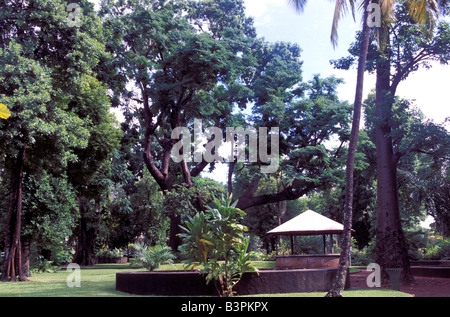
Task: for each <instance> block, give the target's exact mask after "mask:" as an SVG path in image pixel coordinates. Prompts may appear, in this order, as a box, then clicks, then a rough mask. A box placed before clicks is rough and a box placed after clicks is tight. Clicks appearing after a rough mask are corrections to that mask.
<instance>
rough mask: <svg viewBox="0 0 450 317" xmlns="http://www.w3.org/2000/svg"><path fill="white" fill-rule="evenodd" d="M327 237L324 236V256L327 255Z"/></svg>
mask: <svg viewBox="0 0 450 317" xmlns="http://www.w3.org/2000/svg"><path fill="white" fill-rule="evenodd" d="M325 236H326V235H325V234H324V235H322V237H323V254H327V239H326V237H325Z"/></svg>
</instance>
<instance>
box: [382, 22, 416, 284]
mask: <svg viewBox="0 0 450 317" xmlns="http://www.w3.org/2000/svg"><path fill="white" fill-rule="evenodd" d="M380 38H381V41H382V43H386V48H385V49H389V31H388V29H385V28H382V29H381V31H380ZM388 54H389V52H387V51H386V52H384V55H385V56H381V57H380V58H379V59H378V61H377V83H376V99H375V107H376V131H375V134H376V152H377V230H376V263H377V264H379V265H380V266H381V268H382V282H383V283H387V282H388V280H389V277H388V274H387V273H386V271H385V269H386V268H403V272H402V281H403V282H411V281H414V278H413V277H412V275H411V272H410V265H409V259H408V251H407V247H406V241H405V237H404V234H403V230H402V226H401V219H400V209H399V203H398V189H397V166H396V162H395V160H394V153H393V145H392V138H391V137H390V132H391V128H390V126H389V124H388V119H389V118H390V116H391V111H392V104H393V100H394V99H393V96H392V94H391V93H390V66H391V65H390V58H389V57H388V56H386V55H388Z"/></svg>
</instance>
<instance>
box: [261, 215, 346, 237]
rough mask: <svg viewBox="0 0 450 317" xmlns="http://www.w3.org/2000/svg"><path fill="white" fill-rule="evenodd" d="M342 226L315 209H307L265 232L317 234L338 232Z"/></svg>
mask: <svg viewBox="0 0 450 317" xmlns="http://www.w3.org/2000/svg"><path fill="white" fill-rule="evenodd" d="M343 231H344V226H343V225H342V224H340V223H339V222H336V221H334V220H331V219H330V218H327V217H325V216H322V215H321V214H318V213H317V212H315V211H312V210H307V211H305V212H303V213H301V214H300V215H298V216H297V217H294V218H292V219H291V220H289V221H286V222H285V223H283V224H281V225H280V226H278V227H276V228H274V229H272V230H270V231H269V232H267V234H268V235H287V236H309V235H319V234H340V233H342V232H343Z"/></svg>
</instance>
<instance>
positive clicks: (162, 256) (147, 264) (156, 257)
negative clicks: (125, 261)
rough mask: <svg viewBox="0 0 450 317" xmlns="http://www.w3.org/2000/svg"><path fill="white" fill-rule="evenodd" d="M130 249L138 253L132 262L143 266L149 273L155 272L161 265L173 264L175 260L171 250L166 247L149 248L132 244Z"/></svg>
mask: <svg viewBox="0 0 450 317" xmlns="http://www.w3.org/2000/svg"><path fill="white" fill-rule="evenodd" d="M129 247H130V248H132V249H134V250H135V251H136V255H135V258H134V260H133V261H132V262H134V263H137V264H139V265H141V266H143V267H144V268H146V269H147V270H149V271H154V270H156V269H157V268H159V267H160V266H161V265H165V264H172V263H173V259H174V258H175V255H173V253H172V251H171V249H170V248H169V247H168V246H165V245H164V246H161V245H155V246H152V247H147V246H143V245H140V244H131V245H130V246H129Z"/></svg>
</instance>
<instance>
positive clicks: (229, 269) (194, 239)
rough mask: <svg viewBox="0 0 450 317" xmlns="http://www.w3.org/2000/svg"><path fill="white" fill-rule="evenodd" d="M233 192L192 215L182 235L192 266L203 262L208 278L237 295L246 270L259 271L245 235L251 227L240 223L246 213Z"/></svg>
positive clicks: (224, 291) (223, 290)
mask: <svg viewBox="0 0 450 317" xmlns="http://www.w3.org/2000/svg"><path fill="white" fill-rule="evenodd" d="M231 202H232V195H230V196H229V197H228V198H226V199H224V198H222V200H221V201H220V200H218V199H216V198H214V203H215V205H216V206H215V207H216V208H212V207H209V206H208V208H207V210H206V211H205V213H198V214H196V215H195V216H194V217H192V218H191V217H189V219H188V221H186V222H185V226H184V227H182V229H183V231H184V232H183V233H181V234H180V235H179V236H180V237H181V238H182V240H183V245H182V246H181V250H182V252H183V254H184V255H185V256H186V257H187V259H186V260H185V261H184V262H185V263H186V264H187V267H188V268H191V269H193V268H195V267H196V266H198V265H201V266H203V269H201V270H200V272H201V273H204V274H206V282H207V283H208V284H209V283H210V282H211V281H213V282H214V285H215V286H216V289H217V291H218V292H219V294H220V295H221V296H233V295H234V291H233V288H234V287H235V286H236V284H237V283H238V282H239V281H240V280H241V278H242V275H243V273H244V272H246V271H254V272H257V269H256V268H255V267H253V266H252V264H251V263H250V257H251V255H252V254H251V253H249V252H247V251H248V246H249V242H250V238H249V237H244V232H245V231H247V227H245V226H243V225H242V224H240V222H241V221H242V219H243V216H244V215H245V213H244V212H243V211H242V210H240V209H238V208H236V204H237V201H235V202H234V203H233V204H231Z"/></svg>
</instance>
